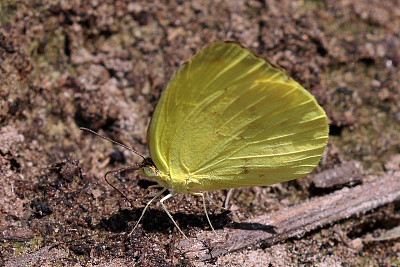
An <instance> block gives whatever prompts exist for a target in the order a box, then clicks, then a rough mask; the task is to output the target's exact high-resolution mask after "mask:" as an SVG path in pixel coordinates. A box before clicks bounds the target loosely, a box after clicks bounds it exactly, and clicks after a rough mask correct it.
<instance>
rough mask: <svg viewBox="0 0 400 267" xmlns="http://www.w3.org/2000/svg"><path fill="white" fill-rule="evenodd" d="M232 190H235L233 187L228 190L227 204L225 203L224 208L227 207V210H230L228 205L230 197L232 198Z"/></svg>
mask: <svg viewBox="0 0 400 267" xmlns="http://www.w3.org/2000/svg"><path fill="white" fill-rule="evenodd" d="M232 192H233V188H231V189H229V190H228V193H227V194H226V198H225V205H224V208H225V209H226V210H229V209H228V205H229V200H230V198H231V196H232Z"/></svg>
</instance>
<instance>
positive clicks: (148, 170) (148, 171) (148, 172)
mask: <svg viewBox="0 0 400 267" xmlns="http://www.w3.org/2000/svg"><path fill="white" fill-rule="evenodd" d="M142 172H143V174H144V175H145V176H146V177H149V178H153V177H155V176H156V169H155V168H153V167H149V166H146V167H143V168H142Z"/></svg>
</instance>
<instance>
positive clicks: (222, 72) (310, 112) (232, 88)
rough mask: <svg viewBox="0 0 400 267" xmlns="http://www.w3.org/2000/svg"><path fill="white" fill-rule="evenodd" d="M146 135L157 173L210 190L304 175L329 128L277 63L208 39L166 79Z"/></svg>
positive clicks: (307, 96) (312, 102)
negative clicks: (210, 43) (204, 46)
mask: <svg viewBox="0 0 400 267" xmlns="http://www.w3.org/2000/svg"><path fill="white" fill-rule="evenodd" d="M148 134H149V144H150V154H151V156H152V158H153V161H154V163H155V164H156V166H157V167H158V168H159V169H160V171H162V172H163V173H166V174H168V175H169V176H170V177H171V178H173V179H182V180H184V179H186V180H187V181H188V184H189V185H188V186H189V187H190V190H197V189H201V190H215V189H226V188H233V187H242V186H251V185H268V184H273V183H276V182H281V181H285V180H291V179H295V178H298V177H301V176H304V175H306V174H307V173H309V172H311V171H312V170H313V169H314V168H315V166H316V165H317V164H318V162H319V160H320V158H321V155H322V153H323V151H324V148H325V146H326V143H327V139H328V126H327V117H326V115H325V112H324V111H323V109H322V108H321V107H320V106H319V105H318V103H317V102H316V100H315V99H314V97H313V96H312V95H311V94H310V93H308V92H307V91H306V90H305V89H304V88H302V87H301V86H300V85H299V84H298V83H297V82H295V81H294V80H292V79H291V78H289V77H288V76H287V74H286V73H285V72H284V71H283V70H282V69H280V68H278V67H276V66H273V65H272V64H270V63H269V62H267V61H265V60H264V59H262V58H259V57H257V56H255V55H254V54H252V53H251V52H250V51H249V50H247V49H245V48H243V47H241V46H240V45H238V44H235V43H214V44H212V45H210V46H208V47H206V48H205V49H203V50H202V51H200V53H199V54H197V55H196V56H194V57H193V58H192V59H191V60H190V61H189V62H187V63H186V64H184V65H183V66H182V67H181V68H180V69H179V70H178V72H177V73H176V74H175V75H174V77H173V78H172V79H171V81H170V82H169V84H168V86H167V88H166V90H165V91H164V93H163V95H162V97H161V98H160V101H159V103H158V104H157V107H156V109H155V112H154V114H153V119H152V122H151V124H150V127H149V133H148ZM182 182H183V181H182Z"/></svg>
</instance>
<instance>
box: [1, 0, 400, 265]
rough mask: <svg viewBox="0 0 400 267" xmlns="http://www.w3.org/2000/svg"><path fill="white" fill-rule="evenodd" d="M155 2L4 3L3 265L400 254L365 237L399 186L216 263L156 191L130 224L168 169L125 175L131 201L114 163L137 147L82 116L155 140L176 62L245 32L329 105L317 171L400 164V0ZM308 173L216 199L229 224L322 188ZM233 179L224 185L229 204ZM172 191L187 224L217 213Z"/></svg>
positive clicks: (245, 40) (381, 220) (397, 260)
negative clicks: (337, 216)
mask: <svg viewBox="0 0 400 267" xmlns="http://www.w3.org/2000/svg"><path fill="white" fill-rule="evenodd" d="M147 2H150V1H142V2H131V1H110V0H109V1H82V0H74V1H59V2H58V3H57V1H46V0H41V1H13V0H5V1H2V2H1V3H0V13H1V14H0V95H1V98H0V99H1V100H0V101H1V102H0V177H1V180H0V186H1V188H2V190H1V191H0V230H1V234H0V265H3V264H7V265H27V264H35V265H43V264H45V263H47V264H50V265H75V264H81V265H95V264H105V263H107V264H109V265H115V266H117V265H134V264H136V265H138V266H155V265H157V266H172V265H181V266H187V265H231V266H235V265H243V263H247V264H246V265H248V266H259V265H263V266H265V264H268V263H270V264H272V266H278V265H299V264H303V265H306V264H307V265H321V266H324V265H325V266H326V265H329V266H335V265H359V266H365V265H383V266H395V265H399V264H400V242H399V239H398V238H397V239H392V240H387V241H381V242H364V241H363V238H364V237H366V236H370V235H375V234H377V233H378V232H380V231H384V230H386V229H390V228H392V227H394V226H396V225H398V224H399V222H400V219H399V218H398V215H396V214H398V212H399V204H400V203H399V202H395V203H392V204H390V205H388V206H385V207H382V208H379V209H377V210H375V211H374V212H371V213H369V214H364V215H360V216H359V217H356V218H349V219H348V220H345V221H343V222H341V223H338V224H336V225H332V226H331V227H329V228H324V229H320V230H319V231H315V232H312V233H309V234H308V235H306V236H305V237H303V238H301V239H291V240H288V241H286V242H283V243H280V244H277V245H276V246H272V247H259V248H257V249H253V250H248V251H239V252H236V253H234V254H229V255H226V256H223V257H220V258H218V259H215V260H214V261H212V262H206V263H198V262H193V261H189V260H188V259H186V258H185V256H184V255H180V254H176V252H175V250H174V243H175V241H177V240H179V239H181V238H182V236H181V235H180V234H179V232H177V230H176V229H175V228H174V226H173V224H172V223H171V222H170V220H169V219H168V217H167V215H166V214H165V213H164V212H163V211H162V209H161V207H160V206H159V205H157V204H154V205H152V206H151V208H150V209H149V211H148V212H147V213H146V215H145V217H144V219H143V221H142V223H141V224H140V226H139V228H138V229H137V230H136V231H135V232H134V233H133V234H132V235H131V236H128V233H129V232H130V231H131V229H132V227H133V226H134V224H135V222H136V220H137V219H138V217H139V216H140V213H141V211H142V209H143V207H144V205H145V203H146V202H147V201H148V200H149V198H150V195H154V194H155V193H156V190H150V194H147V195H145V194H144V189H145V188H146V187H148V186H149V185H152V184H154V182H152V181H148V180H144V179H143V177H140V176H139V175H138V174H136V173H133V174H132V173H130V174H123V175H121V177H120V179H114V181H113V183H114V184H115V185H116V186H117V187H118V188H120V189H121V190H122V191H123V192H124V193H125V194H126V195H127V196H128V197H129V198H130V199H132V201H131V202H132V204H133V207H130V205H129V204H128V203H127V202H126V201H125V200H124V199H123V198H121V196H120V195H119V194H118V193H116V192H115V191H114V190H113V189H112V188H110V187H109V186H108V185H107V184H106V183H105V182H104V180H103V178H102V176H103V174H104V173H105V172H106V171H108V170H111V169H116V168H119V167H123V166H126V165H129V164H132V163H136V162H139V158H138V157H136V156H133V155H132V154H130V153H129V151H126V150H123V149H121V148H119V147H113V146H112V144H111V143H109V142H105V141H104V140H102V139H99V138H97V137H95V136H91V135H86V134H84V133H82V132H81V131H80V130H79V127H81V126H85V127H88V128H91V129H93V130H95V131H98V132H100V133H101V134H104V135H107V136H109V137H110V138H112V139H114V140H116V141H119V142H123V143H125V144H130V145H132V147H134V148H135V149H136V150H138V151H139V152H141V153H143V154H147V153H148V152H147V148H146V147H147V146H146V130H147V125H148V123H149V120H150V117H151V113H152V110H153V108H154V106H155V104H156V103H157V99H158V98H159V96H160V93H161V92H162V90H163V88H164V87H165V84H166V83H167V81H168V79H169V77H170V76H171V75H172V73H173V72H174V71H175V70H176V69H177V67H178V66H179V65H180V64H181V63H182V62H184V61H185V60H187V59H189V58H190V57H191V56H192V55H193V54H194V53H195V51H197V50H199V48H201V47H203V46H204V45H206V44H208V43H210V42H213V41H217V40H234V41H238V42H241V43H242V44H243V45H244V46H246V47H248V48H250V49H251V50H253V51H254V52H255V53H256V54H259V55H260V56H263V57H266V58H269V59H270V60H271V61H272V62H274V63H276V64H278V65H280V66H282V67H284V68H285V69H286V70H287V71H288V73H289V74H290V75H291V76H293V77H294V78H295V79H296V80H298V81H299V82H300V83H301V84H303V85H304V86H305V87H306V88H307V89H309V90H310V92H312V93H313V94H314V95H315V96H316V98H317V100H318V102H319V103H320V104H321V105H322V106H323V108H324V109H325V110H326V112H327V114H328V116H329V118H330V120H329V123H330V129H331V131H330V140H329V145H328V149H327V153H326V155H325V157H324V159H323V161H322V162H321V164H320V166H319V167H318V169H317V170H316V172H318V171H321V170H326V169H330V168H331V167H333V166H336V165H339V164H341V163H342V162H346V161H349V160H358V161H360V162H362V164H363V165H364V168H365V169H366V170H367V171H368V172H371V173H379V172H383V171H388V166H391V167H390V168H391V169H396V168H397V169H399V168H400V167H399V165H398V163H397V164H390V163H388V161H390V159H393V158H396V155H398V154H399V153H400V135H399V134H398V133H399V132H400V106H399V103H400V84H399V83H400V82H399V81H400V71H399V66H400V2H399V1H396V0H392V1H379V0H373V1H356V0H350V1H349V0H339V1H332V2H331V1H322V0H321V1H318V0H302V1H289V0H280V1H275V0H265V1H243V0H241V1H220V0H217V1H204V0H197V1H177V2H175V1H157V0H156V1H152V3H151V4H146V3H147ZM397 158H398V157H397ZM396 162H398V161H396ZM347 186H351V185H347ZM309 188H310V177H308V178H307V177H306V178H302V179H298V180H296V181H292V182H287V183H282V184H279V185H274V186H270V187H265V188H261V187H254V188H244V189H236V190H234V191H233V193H232V195H231V201H230V206H229V208H230V209H231V210H234V212H231V213H229V212H224V211H221V210H220V209H218V208H215V207H214V206H213V205H210V206H209V207H208V209H209V212H210V214H211V220H212V221H213V224H214V226H215V227H217V228H223V227H224V226H225V225H227V224H229V223H230V221H231V220H242V219H245V218H250V217H252V216H255V215H259V214H263V213H266V212H269V211H272V210H278V209H281V208H282V207H285V206H288V205H291V204H295V203H300V202H302V201H304V200H305V199H308V198H311V197H313V196H315V195H316V194H319V195H320V194H323V193H324V192H315V190H314V191H313V190H308V189H309ZM226 194H227V192H215V193H213V194H212V195H213V197H214V199H216V201H217V203H218V204H220V205H222V203H223V200H224V199H225V196H226ZM167 206H168V208H169V210H170V211H171V213H172V214H173V216H174V217H175V219H176V220H177V221H178V222H179V224H180V227H181V228H182V229H183V230H184V231H185V233H187V234H188V235H193V233H195V232H196V231H198V230H199V229H207V228H208V225H207V222H206V219H205V216H204V215H203V212H202V206H201V201H200V199H198V198H196V197H192V196H185V195H179V196H176V197H175V198H173V199H172V200H171V201H169V202H168V203H167Z"/></svg>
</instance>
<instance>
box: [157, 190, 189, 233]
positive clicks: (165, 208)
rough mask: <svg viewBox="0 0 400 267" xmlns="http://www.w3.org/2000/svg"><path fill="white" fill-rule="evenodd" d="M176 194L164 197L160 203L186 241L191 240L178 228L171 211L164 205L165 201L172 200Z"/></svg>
mask: <svg viewBox="0 0 400 267" xmlns="http://www.w3.org/2000/svg"><path fill="white" fill-rule="evenodd" d="M175 194H176V192H172V193H169V194H168V195H166V196H165V197H163V198H162V199H161V200H160V203H161V205H162V207H163V209H164V210H165V212H166V213H167V215H168V217H169V218H170V219H171V220H172V222H173V223H174V224H175V226H176V228H178V230H179V232H181V234H182V235H183V236H184V237H185V238H186V239H188V240H189V238H188V237H187V236H186V235H185V234H184V233H183V232H182V230H181V228H179V226H178V224H177V223H176V222H175V220H174V218H172V215H171V213H169V211H168V210H167V207H165V205H164V201H165V200H167V199H169V198H171V197H173V196H174V195H175Z"/></svg>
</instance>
